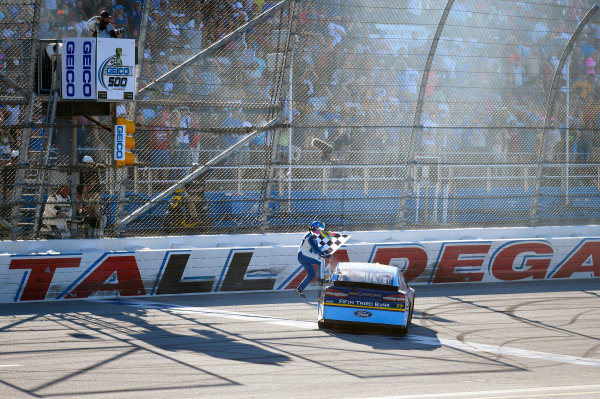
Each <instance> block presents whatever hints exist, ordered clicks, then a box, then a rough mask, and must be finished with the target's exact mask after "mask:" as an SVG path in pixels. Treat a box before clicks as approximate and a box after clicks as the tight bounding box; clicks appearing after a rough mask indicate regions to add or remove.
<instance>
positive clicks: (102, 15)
mask: <svg viewBox="0 0 600 399" xmlns="http://www.w3.org/2000/svg"><path fill="white" fill-rule="evenodd" d="M100 16H101V17H102V18H106V17H108V18H110V17H112V15H110V13H109V12H108V11H102V14H100Z"/></svg>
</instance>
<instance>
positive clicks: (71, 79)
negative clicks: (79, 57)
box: [65, 42, 75, 97]
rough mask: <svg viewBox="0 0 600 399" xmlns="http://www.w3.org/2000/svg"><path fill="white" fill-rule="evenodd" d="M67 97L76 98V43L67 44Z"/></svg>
mask: <svg viewBox="0 0 600 399" xmlns="http://www.w3.org/2000/svg"><path fill="white" fill-rule="evenodd" d="M65 78H66V79H67V97H74V96H75V43H73V42H67V72H66V74H65Z"/></svg>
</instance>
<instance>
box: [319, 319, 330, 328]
mask: <svg viewBox="0 0 600 399" xmlns="http://www.w3.org/2000/svg"><path fill="white" fill-rule="evenodd" d="M317 326H318V327H319V330H323V329H325V328H327V327H328V326H327V323H326V322H325V320H319V321H317Z"/></svg>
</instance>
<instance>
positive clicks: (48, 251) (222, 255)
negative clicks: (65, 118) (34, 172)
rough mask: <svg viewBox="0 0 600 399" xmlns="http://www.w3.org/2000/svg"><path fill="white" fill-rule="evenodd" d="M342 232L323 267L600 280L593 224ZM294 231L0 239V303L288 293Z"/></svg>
mask: <svg viewBox="0 0 600 399" xmlns="http://www.w3.org/2000/svg"><path fill="white" fill-rule="evenodd" d="M348 234H351V236H352V237H351V238H350V240H348V242H347V243H346V245H344V246H343V247H342V248H341V249H339V250H338V251H337V252H336V253H335V254H334V256H333V257H332V258H331V259H329V260H328V262H327V266H326V270H327V271H330V270H331V269H332V268H334V267H335V265H336V264H337V262H340V261H358V262H379V263H383V264H390V265H395V266H398V267H400V268H401V269H402V270H403V272H404V274H405V276H406V278H407V280H408V281H409V282H410V283H411V284H412V285H419V284H443V283H477V282H502V281H526V280H550V279H569V278H600V226H572V227H571V226H568V227H565V226H561V227H542V228H502V229H468V230H419V231H380V232H348ZM302 236H303V233H296V234H294V233H286V234H254V235H227V236H223V235H221V236H186V237H157V238H154V237H153V238H123V239H102V240H90V239H86V240H59V241H56V240H54V241H1V242H0V302H1V303H8V302H29V301H54V300H63V299H84V298H92V297H106V296H153V295H177V294H190V293H220V292H240V291H279V290H290V289H294V288H296V287H297V286H298V284H299V282H300V281H301V280H302V278H303V277H304V276H305V275H306V272H305V271H304V270H303V269H302V268H301V267H300V266H299V264H298V262H297V259H296V255H297V251H298V244H299V242H300V240H301V238H302ZM313 287H314V284H313Z"/></svg>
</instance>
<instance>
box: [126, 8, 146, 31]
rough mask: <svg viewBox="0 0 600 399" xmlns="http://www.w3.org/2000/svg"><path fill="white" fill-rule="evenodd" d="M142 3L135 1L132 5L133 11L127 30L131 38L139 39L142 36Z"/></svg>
mask: <svg viewBox="0 0 600 399" xmlns="http://www.w3.org/2000/svg"><path fill="white" fill-rule="evenodd" d="M142 15H143V10H142V2H141V1H140V0H135V1H134V2H133V5H132V9H131V12H130V15H129V19H128V21H127V28H128V30H129V32H130V35H131V37H133V38H138V37H139V35H140V27H141V25H142Z"/></svg>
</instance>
